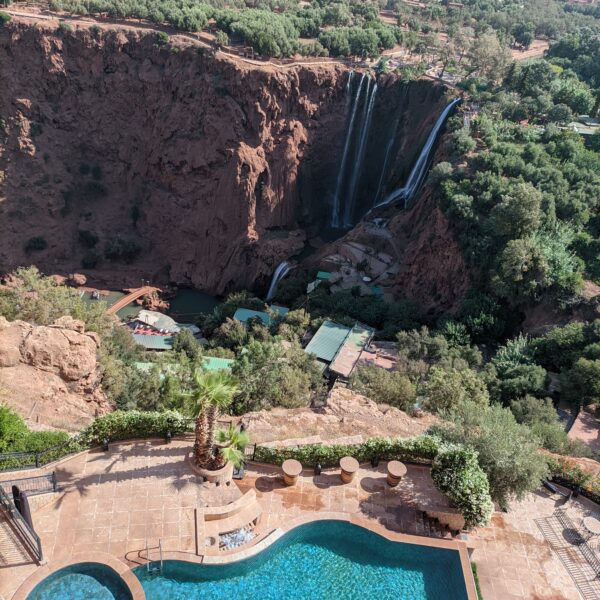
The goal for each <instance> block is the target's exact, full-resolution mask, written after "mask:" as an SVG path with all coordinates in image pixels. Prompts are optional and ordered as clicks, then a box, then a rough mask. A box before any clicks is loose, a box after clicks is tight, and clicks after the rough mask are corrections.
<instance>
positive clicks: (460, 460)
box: [431, 444, 494, 528]
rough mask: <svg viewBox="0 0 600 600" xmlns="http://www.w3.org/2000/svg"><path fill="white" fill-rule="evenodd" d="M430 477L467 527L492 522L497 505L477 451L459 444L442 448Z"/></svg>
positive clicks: (434, 462)
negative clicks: (493, 500)
mask: <svg viewBox="0 0 600 600" xmlns="http://www.w3.org/2000/svg"><path fill="white" fill-rule="evenodd" d="M431 478H432V479H433V483H434V485H435V487H436V488H437V489H438V490H440V492H442V494H445V495H446V496H447V497H448V498H449V499H450V501H451V502H452V504H453V505H454V506H455V507H456V508H457V509H458V510H459V511H460V513H461V515H462V516H463V517H464V519H465V526H466V527H467V528H468V527H473V526H477V525H483V524H485V523H487V522H489V520H490V517H491V516H492V512H494V505H493V503H492V499H491V497H490V486H489V483H488V479H487V476H486V474H485V473H484V472H483V470H482V469H481V467H480V466H479V462H478V461H477V452H476V451H475V450H473V449H472V448H469V447H467V446H459V445H456V444H449V445H447V446H443V447H441V448H440V452H439V453H438V455H437V456H436V457H435V459H434V461H433V466H432V468H431Z"/></svg>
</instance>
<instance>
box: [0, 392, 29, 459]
mask: <svg viewBox="0 0 600 600" xmlns="http://www.w3.org/2000/svg"><path fill="white" fill-rule="evenodd" d="M28 433H29V431H28V429H27V425H25V421H23V419H22V418H21V416H20V415H19V414H18V413H17V412H15V411H14V410H13V409H12V408H9V407H8V406H6V405H5V404H1V403H0V452H9V451H15V450H17V449H19V447H20V446H22V445H23V444H24V441H25V439H26V438H27V434H28Z"/></svg>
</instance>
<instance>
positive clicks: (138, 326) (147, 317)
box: [127, 310, 200, 335]
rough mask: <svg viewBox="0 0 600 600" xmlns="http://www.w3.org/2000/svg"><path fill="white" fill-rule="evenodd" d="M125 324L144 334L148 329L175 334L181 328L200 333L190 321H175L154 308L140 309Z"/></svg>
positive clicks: (195, 333)
mask: <svg viewBox="0 0 600 600" xmlns="http://www.w3.org/2000/svg"><path fill="white" fill-rule="evenodd" d="M127 326H128V327H130V328H131V329H133V331H134V333H139V334H145V333H147V332H148V331H156V332H159V333H168V334H176V333H179V332H180V331H181V330H182V329H189V330H190V331H191V332H192V334H193V335H197V334H199V333H200V329H199V328H198V327H196V325H193V324H192V323H177V321H175V319H172V318H171V317H169V315H165V314H163V313H161V312H158V311H155V310H140V312H139V313H138V315H137V317H135V318H134V319H131V320H130V321H128V322H127Z"/></svg>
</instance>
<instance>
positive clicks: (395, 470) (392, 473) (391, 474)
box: [387, 460, 406, 487]
mask: <svg viewBox="0 0 600 600" xmlns="http://www.w3.org/2000/svg"><path fill="white" fill-rule="evenodd" d="M405 475H406V465H405V464H403V463H401V462H400V461H399V460H390V462H389V463H388V464H387V482H388V485H389V486H390V487H396V486H397V485H398V484H399V483H400V481H402V478H403V477H404V476H405Z"/></svg>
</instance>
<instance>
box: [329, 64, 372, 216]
mask: <svg viewBox="0 0 600 600" xmlns="http://www.w3.org/2000/svg"><path fill="white" fill-rule="evenodd" d="M353 74H354V72H351V73H350V75H349V77H348V83H347V84H346V94H347V100H346V102H347V103H348V102H349V101H350V100H351V98H352V94H351V92H352V89H351V88H352V76H353ZM366 78H367V75H366V73H363V74H362V77H361V78H360V83H359V84H358V88H357V89H356V94H355V95H354V99H353V100H352V112H351V114H350V121H349V122H348V127H347V130H346V140H345V142H344V151H343V153H342V160H341V162H340V168H339V171H338V176H337V181H336V184H335V194H334V196H333V209H332V211H331V220H330V225H331V227H334V228H338V227H341V215H340V212H341V211H340V197H341V194H342V191H343V187H344V183H345V179H344V175H345V173H346V163H347V162H348V154H349V151H350V145H351V142H352V134H353V133H354V123H355V120H356V113H357V112H358V105H359V103H360V94H361V91H362V88H363V83H364V81H365V79H366ZM347 107H348V108H349V106H348V104H347Z"/></svg>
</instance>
